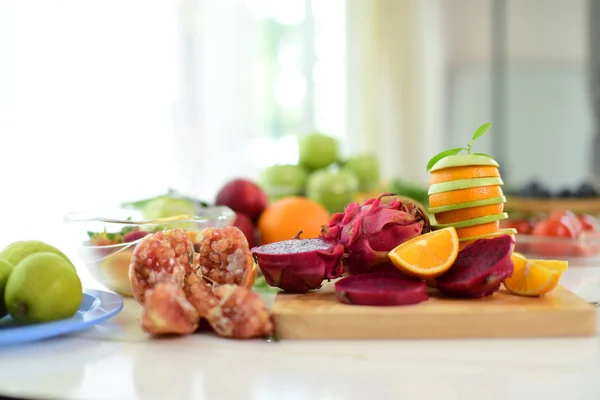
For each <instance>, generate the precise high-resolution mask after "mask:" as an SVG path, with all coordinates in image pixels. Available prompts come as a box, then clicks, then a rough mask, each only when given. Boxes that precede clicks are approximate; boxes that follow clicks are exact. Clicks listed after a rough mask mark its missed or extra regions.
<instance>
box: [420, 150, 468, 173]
mask: <svg viewBox="0 0 600 400" xmlns="http://www.w3.org/2000/svg"><path fill="white" fill-rule="evenodd" d="M462 150H466V149H465V148H464V147H457V148H455V149H448V150H444V151H442V152H441V153H439V154H436V155H435V156H433V158H432V159H431V160H429V162H428V163H427V171H429V170H430V169H431V168H432V167H433V166H434V165H435V163H436V162H438V161H440V160H441V159H442V158H444V157H448V156H455V155H457V154H458V153H460V152H461V151H462Z"/></svg>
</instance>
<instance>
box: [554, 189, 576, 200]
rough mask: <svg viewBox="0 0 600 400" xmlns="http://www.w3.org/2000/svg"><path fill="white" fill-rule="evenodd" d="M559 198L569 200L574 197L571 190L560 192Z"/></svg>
mask: <svg viewBox="0 0 600 400" xmlns="http://www.w3.org/2000/svg"><path fill="white" fill-rule="evenodd" d="M557 197H560V198H562V199H568V198H569V197H573V193H571V189H562V190H561V191H559V192H558V194H557Z"/></svg>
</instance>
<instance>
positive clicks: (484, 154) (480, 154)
mask: <svg viewBox="0 0 600 400" xmlns="http://www.w3.org/2000/svg"><path fill="white" fill-rule="evenodd" d="M473 155H475V156H484V157H488V158H491V159H492V160H493V159H494V157H492V156H490V155H489V154H486V153H473Z"/></svg>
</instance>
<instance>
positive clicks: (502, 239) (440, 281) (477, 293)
mask: <svg viewBox="0 0 600 400" xmlns="http://www.w3.org/2000/svg"><path fill="white" fill-rule="evenodd" d="M513 249H514V240H513V238H512V237H511V236H509V235H502V236H497V237H494V238H491V239H479V240H477V241H475V242H473V243H471V244H470V245H468V246H467V247H465V248H464V249H463V250H462V251H461V252H460V253H458V257H457V258H456V261H455V262H454V265H452V268H450V270H448V272H446V273H445V274H444V275H442V276H440V277H439V278H437V279H436V287H437V289H438V290H439V291H440V293H442V294H444V295H447V296H454V297H484V296H489V295H492V294H494V293H495V292H496V291H497V290H498V289H499V288H500V284H501V283H502V281H503V280H505V279H506V278H508V277H509V276H510V275H511V274H512V272H513V268H514V265H513V262H512V260H511V254H512V251H513Z"/></svg>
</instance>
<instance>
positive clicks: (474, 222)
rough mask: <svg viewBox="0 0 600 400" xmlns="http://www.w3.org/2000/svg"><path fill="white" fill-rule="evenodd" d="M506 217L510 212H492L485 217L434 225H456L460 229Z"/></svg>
mask: <svg viewBox="0 0 600 400" xmlns="http://www.w3.org/2000/svg"><path fill="white" fill-rule="evenodd" d="M506 218H508V214H507V213H501V214H492V215H486V216H483V217H478V218H472V219H467V220H465V221H460V222H453V223H450V224H434V225H433V226H434V227H435V228H436V229H442V228H449V227H451V226H453V227H455V228H456V229H459V228H467V227H469V226H475V225H481V224H489V223H490V222H495V221H502V220H503V219H506Z"/></svg>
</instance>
